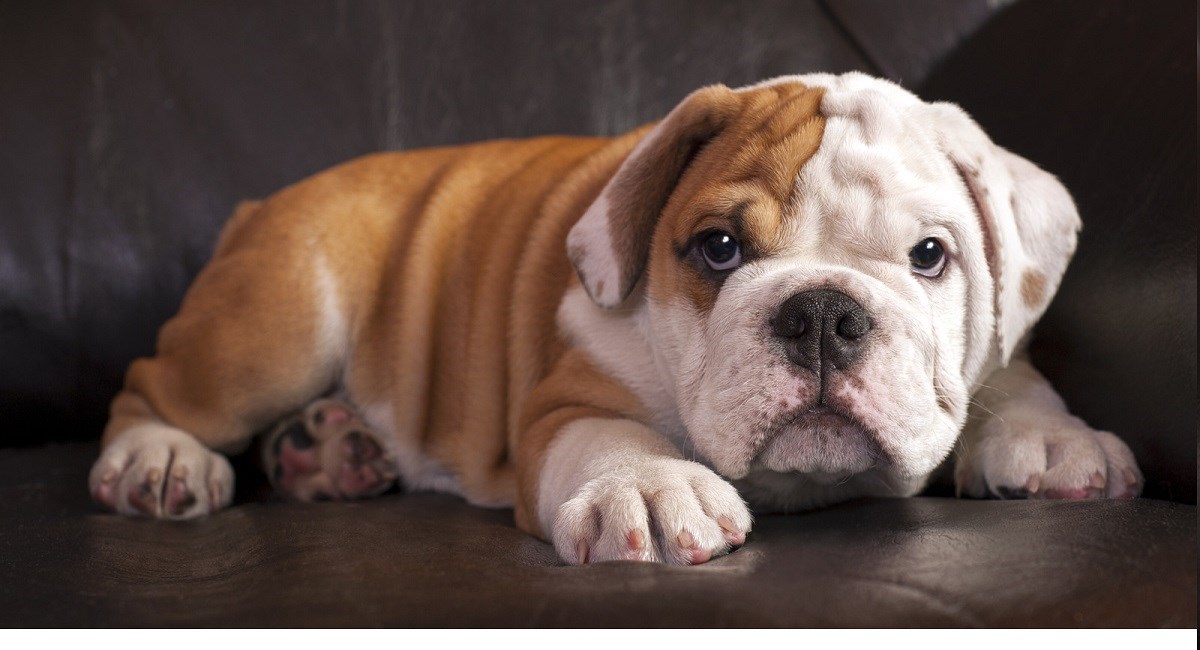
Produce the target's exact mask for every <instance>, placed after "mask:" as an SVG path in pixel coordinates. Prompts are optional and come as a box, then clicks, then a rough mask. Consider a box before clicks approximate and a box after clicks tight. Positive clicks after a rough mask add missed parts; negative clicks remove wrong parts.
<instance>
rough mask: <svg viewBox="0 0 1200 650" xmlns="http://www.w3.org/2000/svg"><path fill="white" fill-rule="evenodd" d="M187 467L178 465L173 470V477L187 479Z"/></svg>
mask: <svg viewBox="0 0 1200 650" xmlns="http://www.w3.org/2000/svg"><path fill="white" fill-rule="evenodd" d="M187 473H188V472H187V465H176V466H174V467H172V468H171V476H173V477H175V478H177V479H179V480H181V481H182V480H183V479H185V478H187Z"/></svg>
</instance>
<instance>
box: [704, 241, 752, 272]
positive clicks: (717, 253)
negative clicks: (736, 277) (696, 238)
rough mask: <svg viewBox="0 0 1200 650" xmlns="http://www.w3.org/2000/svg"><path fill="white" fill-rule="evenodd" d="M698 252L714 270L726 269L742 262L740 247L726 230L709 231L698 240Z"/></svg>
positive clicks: (735, 266)
mask: <svg viewBox="0 0 1200 650" xmlns="http://www.w3.org/2000/svg"><path fill="white" fill-rule="evenodd" d="M700 254H701V255H703V256H704V262H705V263H706V264H708V266H709V268H711V269H712V270H714V271H728V270H730V269H733V268H737V266H738V265H739V264H741V263H742V249H741V246H739V245H738V241H737V240H736V239H734V238H733V235H730V234H729V233H727V232H713V233H709V234H708V235H706V236H705V237H704V239H702V240H701V241H700Z"/></svg>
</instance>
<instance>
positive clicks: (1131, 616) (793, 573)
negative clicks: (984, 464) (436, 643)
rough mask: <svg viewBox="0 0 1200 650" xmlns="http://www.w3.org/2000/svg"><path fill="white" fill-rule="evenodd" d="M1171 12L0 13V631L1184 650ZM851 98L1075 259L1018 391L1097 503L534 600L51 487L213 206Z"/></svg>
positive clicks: (410, 548) (812, 527)
mask: <svg viewBox="0 0 1200 650" xmlns="http://www.w3.org/2000/svg"><path fill="white" fill-rule="evenodd" d="M1195 12H1196V8H1195V5H1194V3H1188V2H1185V1H1166V0H1162V1H1158V2H1154V3H1146V2H1140V1H1138V0H1122V1H1117V0H1105V1H1104V2H1099V3H1097V2H1092V1H1090V0H1078V1H1076V0H1070V1H1068V0H1049V1H1038V2H1033V1H1026V2H1018V3H1015V4H1013V3H994V2H986V1H985V0H968V1H965V2H932V1H931V2H922V3H919V4H916V3H914V4H908V3H906V4H904V5H896V4H895V3H891V2H887V1H885V0H823V1H818V0H807V1H803V0H802V1H784V0H764V1H762V2H758V3H754V4H742V3H722V2H718V1H716V0H713V1H708V0H704V1H697V0H690V1H685V0H669V1H666V2H659V3H652V4H647V3H634V2H624V1H621V0H608V1H605V2H578V3H560V2H555V1H553V0H536V1H527V2H521V3H476V2H469V1H466V0H463V1H454V2H449V1H448V2H439V3H408V2H373V3H367V2H362V3H333V2H318V1H316V0H302V1H288V0H272V1H266V0H263V1H258V2H254V3H243V2H233V1H226V0H221V1H218V2H211V3H189V4H175V3H172V4H166V5H164V4H160V3H155V2H152V1H148V0H143V1H133V0H113V1H107V2H92V3H79V2H70V1H66V2H49V1H44V0H43V1H39V0H32V1H29V2H22V1H17V2H8V3H4V4H3V5H0V92H2V95H0V97H2V99H0V142H3V144H4V150H5V153H6V155H5V156H4V158H3V159H2V160H0V359H2V360H3V361H2V362H0V414H3V416H4V422H5V427H4V428H3V434H0V435H2V436H3V438H0V444H2V446H3V448H2V449H0V624H4V625H8V626H15V625H19V626H176V625H180V626H226V625H228V626H378V625H384V626H558V625H568V626H692V627H694V626H1114V627H1127V626H1184V627H1195V626H1196V613H1197V609H1196V568H1197V567H1196V550H1197V545H1196V509H1195V503H1196V464H1195V461H1196V458H1197V444H1196V410H1195V405H1196V402H1195V399H1196V395H1197V391H1196V185H1197V183H1196V181H1197V176H1196V173H1197V167H1196V151H1197V147H1196V143H1197V134H1196V114H1197V113H1196V93H1195V83H1196V78H1197V77H1196V55H1195V52H1196V50H1195V47H1196V33H1195V25H1196V13H1195ZM851 69H859V70H864V71H867V72H871V73H874V74H877V75H881V76H887V77H891V78H893V79H896V80H898V81H900V82H902V83H904V84H905V85H906V86H908V87H910V88H913V89H914V90H916V91H917V92H918V93H919V94H921V95H922V96H924V97H926V98H927V99H945V100H950V101H955V102H958V103H960V104H961V105H962V106H963V107H964V108H966V109H967V110H968V111H969V112H971V113H972V114H973V115H974V116H975V117H976V119H977V120H978V121H979V122H980V123H981V124H982V125H983V126H984V128H985V129H987V130H988V131H989V133H990V134H991V135H992V137H993V138H994V139H995V140H996V141H997V142H999V143H1001V144H1003V145H1004V146H1006V147H1008V148H1010V149H1012V150H1014V151H1016V152H1018V153H1021V154H1023V155H1025V156H1026V157H1028V158H1030V159H1032V160H1034V161H1036V162H1038V163H1039V164H1040V165H1041V166H1043V167H1044V168H1046V169H1048V170H1050V171H1052V172H1054V173H1056V174H1058V175H1059V176H1060V177H1061V178H1062V179H1063V181H1064V183H1065V184H1066V185H1067V187H1068V188H1070V190H1071V191H1072V193H1073V194H1074V196H1075V198H1076V200H1077V202H1078V204H1079V206H1080V209H1081V212H1082V214H1083V218H1084V223H1085V228H1084V232H1083V236H1082V239H1081V243H1080V248H1079V253H1078V255H1077V257H1076V259H1075V261H1074V262H1073V264H1072V266H1071V267H1070V269H1069V271H1068V274H1067V276H1066V278H1065V280H1064V282H1063V285H1062V289H1061V291H1060V293H1059V295H1058V297H1057V298H1056V299H1055V302H1054V304H1053V305H1052V307H1051V309H1050V311H1049V313H1048V314H1047V315H1046V317H1045V318H1044V319H1043V321H1042V322H1041V324H1040V325H1039V327H1038V330H1037V338H1036V340H1035V347H1034V350H1033V352H1034V359H1035V362H1036V363H1037V364H1038V365H1039V367H1040V368H1042V369H1043V371H1044V372H1045V373H1046V374H1047V375H1048V376H1049V377H1050V378H1051V380H1052V381H1053V382H1054V383H1055V384H1056V386H1057V387H1058V388H1059V389H1060V391H1061V392H1062V394H1063V395H1064V398H1065V399H1066V401H1067V403H1068V404H1069V405H1070V406H1071V407H1072V409H1073V410H1074V411H1075V412H1076V413H1078V414H1079V415H1081V416H1082V417H1084V418H1085V419H1087V420H1088V421H1089V422H1091V423H1092V424H1093V425H1094V426H1097V427H1099V428H1105V429H1109V430H1112V431H1115V432H1117V433H1118V434H1120V435H1121V436H1122V437H1123V438H1124V439H1126V440H1127V441H1128V442H1129V444H1130V446H1131V447H1132V449H1133V450H1134V452H1135V454H1136V455H1137V457H1138V459H1139V461H1140V463H1141V466H1142V469H1143V470H1144V472H1145V474H1146V478H1147V484H1146V490H1145V494H1144V496H1143V498H1140V499H1136V500H1132V501H1091V502H1068V501H1057V502H1055V501H998V500H997V501H991V500H960V499H955V498H953V489H952V487H951V486H950V485H949V484H948V483H947V481H946V480H945V478H944V477H943V478H942V479H940V480H939V481H937V482H935V483H934V485H932V486H931V487H930V489H929V490H928V491H927V493H926V494H925V495H922V496H920V497H916V498H912V499H903V500H902V499H893V500H888V499H875V500H863V501H856V502H851V503H846V504H843V505H839V506H835V507H831V508H827V509H823V510H819V511H815V512H808V513H799V514H793V515H788V516H762V517H759V518H758V520H757V522H756V524H755V528H754V532H753V533H752V535H751V536H750V538H749V540H748V542H747V544H746V545H745V546H744V547H742V548H741V549H740V550H738V551H736V552H734V553H733V554H731V555H729V556H727V557H724V558H720V559H717V560H715V561H713V562H710V563H709V564H706V565H702V566H697V567H688V568H673V567H663V566H657V565H646V564H637V563H609V564H600V565H588V566H584V567H565V566H561V565H560V563H559V562H558V561H557V558H556V556H555V554H554V552H553V549H552V548H551V547H549V546H548V545H546V544H544V543H542V542H539V541H537V540H535V539H533V538H531V537H528V536H527V535H525V534H524V533H522V532H520V531H519V530H517V529H516V528H515V527H514V526H513V522H512V514H511V512H509V511H504V510H498V511H489V510H482V509H476V508H471V507H469V506H466V505H465V504H463V503H462V502H461V501H459V500H457V499H454V498H451V497H447V496H440V495H430V494H393V495H388V496H385V497H383V498H380V499H376V500H372V501H367V502H359V503H350V504H335V503H318V504H288V503H281V502H277V501H273V500H272V499H270V497H269V495H268V494H267V493H266V490H265V487H264V485H263V483H262V481H261V480H256V479H255V469H254V468H253V466H252V463H251V462H249V461H248V460H247V459H239V460H237V461H236V464H237V466H238V470H239V474H238V476H239V486H238V499H237V501H238V503H237V505H235V507H233V508H231V509H229V510H227V511H223V512H221V513H218V514H216V515H214V516H211V517H208V518H206V519H202V520H199V521H192V522H183V523H164V522H154V521H147V520H135V519H125V518H119V517H116V516H113V515H109V514H105V513H103V512H101V511H100V510H99V509H98V508H96V507H95V506H93V505H92V504H91V503H90V500H89V497H88V495H87V492H86V486H85V484H86V475H87V470H88V468H89V466H90V464H91V462H92V460H93V459H94V458H95V455H96V453H97V449H98V447H97V445H96V443H95V440H96V438H98V436H99V432H100V429H101V427H102V426H103V421H104V418H105V409H106V406H107V401H108V400H109V399H111V397H112V395H113V394H114V393H115V392H116V390H117V388H118V386H119V385H120V381H121V377H122V373H123V371H124V369H125V366H126V365H127V364H128V363H129V362H130V360H132V359H133V358H136V357H138V356H144V355H147V354H149V353H151V352H152V345H153V341H154V335H155V332H156V330H157V328H158V327H159V325H161V323H162V322H163V321H164V320H165V319H166V318H167V317H169V316H170V315H171V314H172V313H173V311H174V310H175V309H176V308H177V306H178V304H179V300H180V298H181V296H182V294H183V291H184V289H185V288H186V287H187V284H188V282H189V281H190V279H191V278H192V277H194V275H195V274H196V272H197V271H198V269H199V268H200V267H201V265H203V263H204V262H205V260H206V259H207V257H208V255H209V253H210V252H211V249H212V246H213V244H214V242H215V239H216V235H217V232H218V229H219V228H220V225H221V223H222V222H223V220H224V217H225V215H227V214H228V213H229V211H230V209H231V208H232V206H233V205H234V204H235V203H236V202H237V201H238V200H239V199H241V198H244V197H252V196H264V195H266V194H267V193H269V192H271V191H273V190H275V189H277V188H279V187H282V186H283V185H286V184H288V183H290V182H293V181H295V180H297V179H299V178H302V177H304V176H306V175H308V174H310V173H313V172H315V171H318V170H320V169H323V168H325V167H328V166H330V165H332V164H335V163H337V162H340V161H342V160H345V159H348V158H351V157H353V156H356V155H359V154H363V153H366V152H369V151H373V150H378V149H389V148H414V147H420V146H429V145H437V144H450V143H457V142H467V141H473V140H480V139H487V138H497V137H521V136H529V135H535V134H543V133H551V132H561V133H578V134H612V133H618V132H621V131H624V130H627V129H630V128H633V127H634V126H636V125H638V124H641V123H643V122H646V121H649V120H652V119H655V118H656V117H659V116H661V115H663V114H665V112H666V111H667V110H668V109H669V108H670V107H671V106H672V105H673V104H674V102H676V101H678V99H679V98H681V97H682V96H684V95H685V94H686V93H687V92H688V91H690V90H692V89H694V88H696V87H698V86H701V85H704V84H706V83H712V82H717V81H722V82H725V83H728V84H731V85H734V84H742V83H748V82H751V81H755V80H758V79H761V78H766V77H769V76H774V75H778V74H786V73H797V72H805V71H815V70H829V71H845V70H851Z"/></svg>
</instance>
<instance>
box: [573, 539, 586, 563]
mask: <svg viewBox="0 0 1200 650" xmlns="http://www.w3.org/2000/svg"><path fill="white" fill-rule="evenodd" d="M575 555H576V556H577V557H578V558H579V563H580V564H587V561H588V545H587V542H585V541H583V540H579V544H577V545H576V546H575Z"/></svg>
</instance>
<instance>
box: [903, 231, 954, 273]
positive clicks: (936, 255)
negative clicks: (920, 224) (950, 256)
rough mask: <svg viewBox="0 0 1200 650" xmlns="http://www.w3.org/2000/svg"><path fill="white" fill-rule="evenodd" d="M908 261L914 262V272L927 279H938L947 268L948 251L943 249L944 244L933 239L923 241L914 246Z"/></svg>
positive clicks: (909, 253)
mask: <svg viewBox="0 0 1200 650" xmlns="http://www.w3.org/2000/svg"><path fill="white" fill-rule="evenodd" d="M908 259H909V261H910V262H912V269H913V271H914V272H915V273H917V274H918V275H923V276H925V277H927V278H936V277H938V276H939V275H941V274H942V271H943V270H945V268H946V251H945V249H944V248H942V242H940V241H938V240H936V239H934V238H932V237H930V238H928V239H922V240H921V242H920V243H919V244H917V245H916V246H913V248H912V250H910V251H909V252H908Z"/></svg>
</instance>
